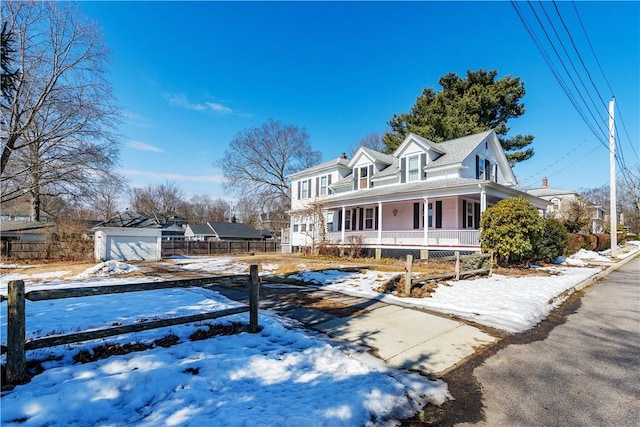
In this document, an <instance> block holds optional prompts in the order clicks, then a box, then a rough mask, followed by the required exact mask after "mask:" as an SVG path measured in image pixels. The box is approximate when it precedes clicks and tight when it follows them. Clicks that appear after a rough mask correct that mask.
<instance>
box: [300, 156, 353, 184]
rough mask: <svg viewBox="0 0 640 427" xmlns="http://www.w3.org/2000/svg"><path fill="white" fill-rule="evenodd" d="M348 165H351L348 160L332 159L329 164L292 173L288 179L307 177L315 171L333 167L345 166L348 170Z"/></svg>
mask: <svg viewBox="0 0 640 427" xmlns="http://www.w3.org/2000/svg"><path fill="white" fill-rule="evenodd" d="M348 163H349V160H348V159H343V158H342V157H338V158H337V159H332V160H329V161H327V162H324V163H320V164H319V165H315V166H312V167H310V168H308V169H304V170H301V171H299V172H296V173H292V174H291V175H289V176H288V178H290V179H295V177H297V176H299V175H306V174H308V173H313V172H315V171H319V170H322V169H326V168H330V167H332V166H344V167H345V168H346V167H347V164H348Z"/></svg>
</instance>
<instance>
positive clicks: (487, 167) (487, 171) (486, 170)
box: [484, 159, 491, 180]
mask: <svg viewBox="0 0 640 427" xmlns="http://www.w3.org/2000/svg"><path fill="white" fill-rule="evenodd" d="M490 175H491V162H490V161H489V160H487V159H485V160H484V179H486V180H490V179H491V176H490Z"/></svg>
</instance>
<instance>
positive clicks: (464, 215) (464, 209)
mask: <svg viewBox="0 0 640 427" xmlns="http://www.w3.org/2000/svg"><path fill="white" fill-rule="evenodd" d="M476 158H477V157H476ZM462 228H467V201H466V200H463V201H462Z"/></svg>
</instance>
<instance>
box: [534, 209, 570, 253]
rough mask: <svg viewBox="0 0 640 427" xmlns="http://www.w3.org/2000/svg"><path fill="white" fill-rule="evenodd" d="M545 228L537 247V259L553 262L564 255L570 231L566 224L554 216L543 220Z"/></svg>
mask: <svg viewBox="0 0 640 427" xmlns="http://www.w3.org/2000/svg"><path fill="white" fill-rule="evenodd" d="M543 222H544V229H543V230H542V235H541V236H540V240H538V244H537V247H536V259H537V260H538V261H543V262H553V260H555V259H556V258H558V257H559V256H562V255H563V254H564V253H565V251H566V249H567V243H568V241H569V237H568V236H569V233H567V229H566V228H565V227H564V224H563V223H562V222H561V221H559V220H557V219H553V218H547V219H544V220H543Z"/></svg>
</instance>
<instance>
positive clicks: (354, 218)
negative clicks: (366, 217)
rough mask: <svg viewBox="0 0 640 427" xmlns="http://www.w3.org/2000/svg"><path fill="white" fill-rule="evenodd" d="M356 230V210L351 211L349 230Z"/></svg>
mask: <svg viewBox="0 0 640 427" xmlns="http://www.w3.org/2000/svg"><path fill="white" fill-rule="evenodd" d="M355 229H356V210H355V209H352V210H351V230H355Z"/></svg>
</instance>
